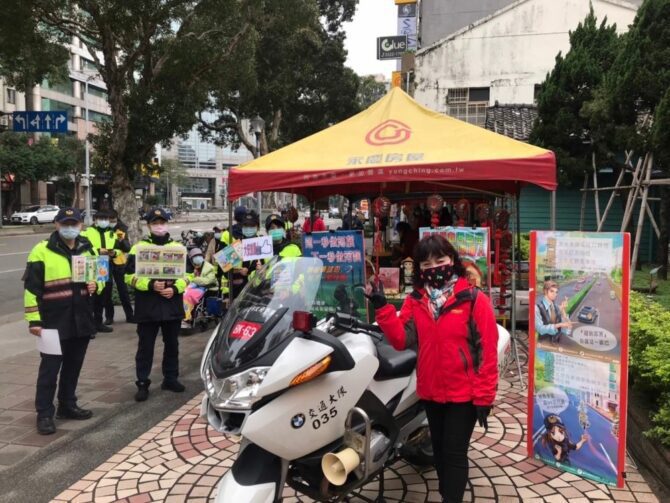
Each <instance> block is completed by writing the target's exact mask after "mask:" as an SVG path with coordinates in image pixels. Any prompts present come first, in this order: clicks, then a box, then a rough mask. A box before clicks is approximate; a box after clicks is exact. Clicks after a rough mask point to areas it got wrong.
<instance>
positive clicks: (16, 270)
mask: <svg viewBox="0 0 670 503" xmlns="http://www.w3.org/2000/svg"><path fill="white" fill-rule="evenodd" d="M25 270H26V268H25V267H22V268H21V269H7V270H6V271H0V274H7V273H10V272H19V271H25Z"/></svg>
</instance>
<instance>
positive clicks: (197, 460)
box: [54, 380, 658, 503]
mask: <svg viewBox="0 0 670 503" xmlns="http://www.w3.org/2000/svg"><path fill="white" fill-rule="evenodd" d="M201 398H202V395H200V396H198V397H195V398H194V399H193V400H191V401H190V402H188V403H187V404H186V405H184V406H183V407H181V408H180V409H179V410H177V411H175V412H173V413H172V414H170V415H169V416H168V417H167V418H165V419H164V420H163V421H161V422H160V423H159V424H157V425H156V426H155V427H154V428H152V429H150V430H149V431H148V432H146V433H145V434H144V435H142V436H140V437H139V438H138V439H136V440H134V441H133V442H131V443H130V444H128V446H127V447H125V448H124V449H122V450H121V451H119V452H118V453H117V454H115V455H114V456H112V457H111V458H109V459H108V460H107V462H106V463H104V464H102V465H100V466H99V467H98V468H96V469H95V470H93V471H92V472H90V473H89V474H88V475H86V476H85V477H84V478H83V479H82V480H80V481H78V482H76V483H75V484H73V485H72V486H71V487H70V488H68V489H67V490H65V491H63V492H62V493H61V494H59V495H58V496H57V497H56V498H55V499H54V501H56V502H66V501H67V502H73V503H79V502H96V503H106V502H114V501H119V502H124V503H125V502H127V503H140V502H149V501H165V502H167V503H173V502H175V503H176V502H184V501H188V502H193V503H198V502H203V503H204V502H207V501H213V499H214V497H215V495H216V487H217V484H218V481H219V480H220V478H221V477H222V475H223V474H225V473H226V471H227V470H229V469H230V466H231V465H232V463H233V460H234V457H235V455H236V453H237V451H238V449H239V444H238V443H236V442H235V441H233V440H229V439H227V438H226V437H224V436H223V435H221V434H220V433H218V432H216V431H215V430H213V429H212V428H211V427H210V426H208V425H207V424H206V422H204V421H203V420H202V419H200V417H199V409H200V401H201ZM497 403H498V405H496V408H495V411H494V414H495V415H494V416H493V417H492V418H491V419H490V420H489V431H488V433H486V434H484V431H483V430H482V429H480V428H479V427H477V428H476V429H475V433H474V435H473V440H472V444H471V448H470V455H469V456H470V482H469V484H468V487H467V491H466V494H465V501H476V502H491V501H498V502H510V503H511V502H519V501H523V502H534V501H538V502H540V501H547V502H550V503H558V502H568V501H569V502H570V503H587V502H604V501H632V502H635V501H637V502H648V503H654V502H658V499H657V498H656V497H655V496H654V494H653V493H652V491H651V489H650V488H649V486H648V485H647V483H646V482H645V481H644V479H643V478H642V476H641V475H640V474H639V473H638V472H637V470H635V469H634V468H633V467H632V466H628V468H627V469H628V473H627V479H626V480H627V481H626V486H625V488H623V489H621V490H618V489H615V488H610V487H608V486H606V485H603V484H597V483H595V482H590V481H588V480H584V479H581V478H579V477H577V476H575V475H572V474H569V473H563V472H559V471H557V470H555V469H554V468H551V467H549V466H546V465H544V464H542V463H540V462H538V461H535V460H534V459H529V458H527V457H526V442H525V429H526V397H525V392H524V393H519V388H518V385H517V386H516V387H514V386H512V384H511V383H510V381H507V380H503V381H501V383H500V391H499V396H498V402H497ZM376 487H377V484H376V482H374V483H372V484H370V485H369V486H366V487H365V488H364V489H363V490H362V491H361V495H363V496H366V497H375V496H376V490H375V489H376ZM385 488H386V490H385V494H384V497H385V498H386V500H387V501H390V502H439V501H441V500H440V497H439V494H438V492H437V476H436V474H435V471H434V470H424V471H420V470H417V469H416V468H415V467H413V466H411V465H409V464H407V463H406V462H404V461H398V462H397V463H395V464H394V465H393V466H392V467H390V468H389V469H388V470H387V471H386V480H385ZM284 497H285V500H284V501H286V502H287V503H289V502H306V501H311V500H310V499H308V498H306V497H304V496H299V495H296V493H295V491H293V490H291V489H289V488H288V487H287V488H286V489H285V490H284ZM350 501H352V502H356V501H362V500H361V499H360V498H356V497H353V498H352V499H351V500H350Z"/></svg>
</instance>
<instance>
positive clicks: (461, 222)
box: [454, 199, 470, 227]
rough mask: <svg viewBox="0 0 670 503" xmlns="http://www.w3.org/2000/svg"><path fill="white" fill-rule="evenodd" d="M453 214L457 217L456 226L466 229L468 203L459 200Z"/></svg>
mask: <svg viewBox="0 0 670 503" xmlns="http://www.w3.org/2000/svg"><path fill="white" fill-rule="evenodd" d="M454 212H455V213H456V217H457V220H456V226H457V227H467V225H468V220H470V201H468V200H467V199H459V200H458V201H457V202H456V204H455V205H454Z"/></svg>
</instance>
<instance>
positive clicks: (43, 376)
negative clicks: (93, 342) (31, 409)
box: [35, 337, 90, 417]
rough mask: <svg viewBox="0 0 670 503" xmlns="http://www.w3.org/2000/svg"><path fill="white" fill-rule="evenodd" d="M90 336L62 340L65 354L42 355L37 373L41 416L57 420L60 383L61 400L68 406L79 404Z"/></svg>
mask: <svg viewBox="0 0 670 503" xmlns="http://www.w3.org/2000/svg"><path fill="white" fill-rule="evenodd" d="M89 341H90V338H88V337H75V338H71V339H65V340H61V341H60V345H61V353H63V354H62V355H47V354H44V353H40V356H41V358H42V361H41V362H40V369H39V373H38V374H37V391H36V393H35V409H36V410H37V417H53V415H54V412H55V410H56V409H55V407H54V403H53V402H54V396H55V395H56V382H57V381H58V372H59V371H60V382H58V401H59V402H60V404H61V405H64V406H66V407H73V406H75V405H77V396H76V395H75V390H76V389H77V382H78V381H79V373H80V372H81V366H82V365H83V363H84V356H86V349H87V348H88V342H89Z"/></svg>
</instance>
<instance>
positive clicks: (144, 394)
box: [135, 381, 149, 402]
mask: <svg viewBox="0 0 670 503" xmlns="http://www.w3.org/2000/svg"><path fill="white" fill-rule="evenodd" d="M135 384H137V393H135V401H136V402H144V401H145V400H146V399H147V398H149V383H148V382H140V381H137V382H136V383H135Z"/></svg>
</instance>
